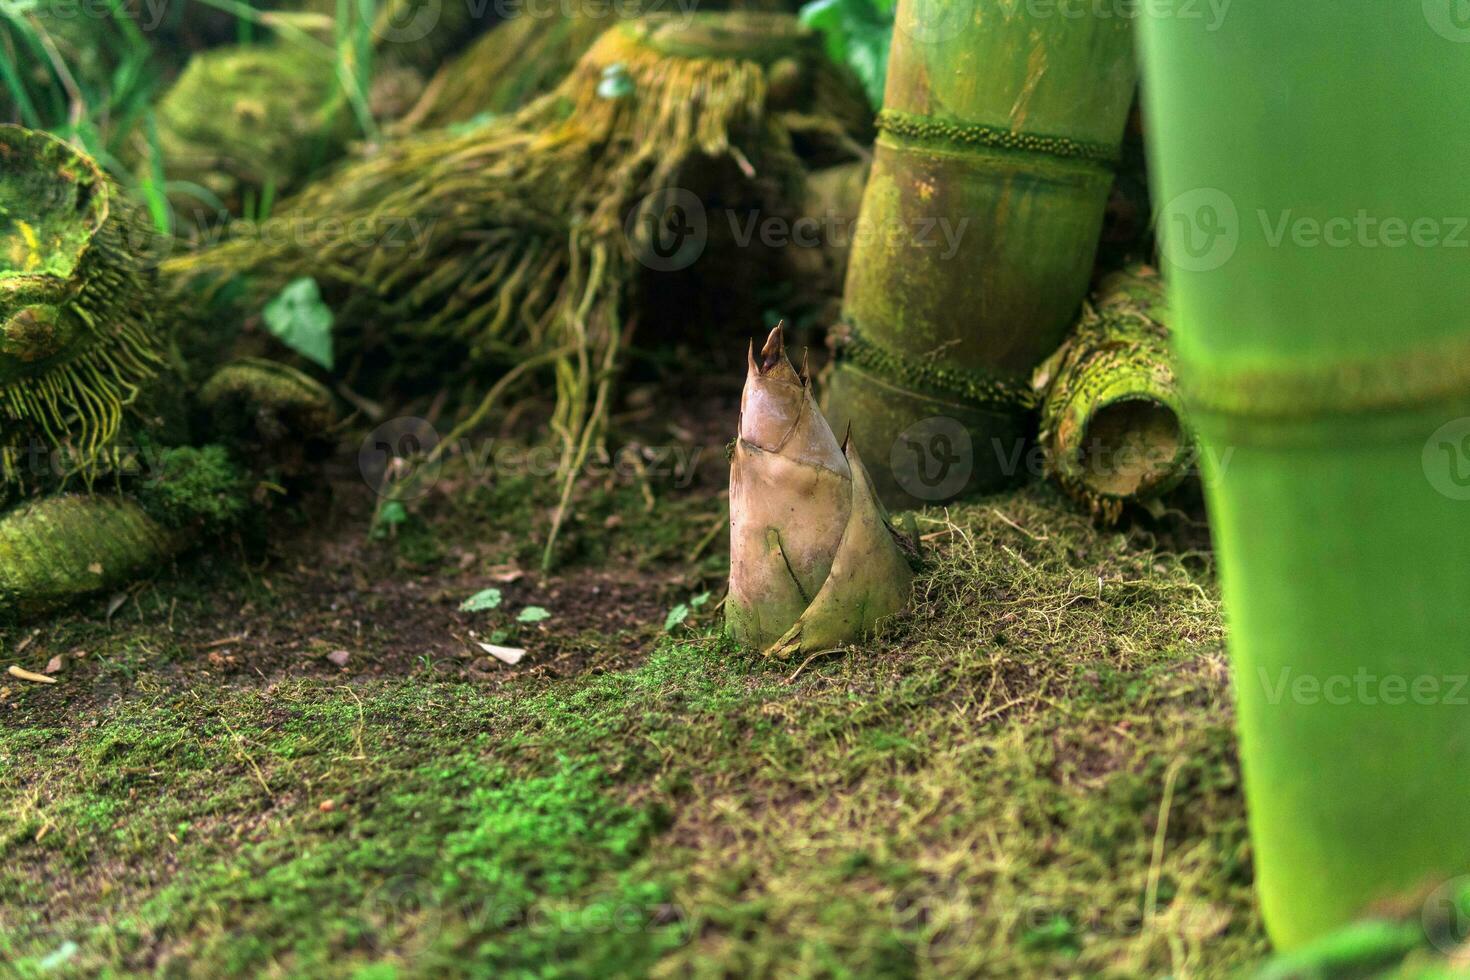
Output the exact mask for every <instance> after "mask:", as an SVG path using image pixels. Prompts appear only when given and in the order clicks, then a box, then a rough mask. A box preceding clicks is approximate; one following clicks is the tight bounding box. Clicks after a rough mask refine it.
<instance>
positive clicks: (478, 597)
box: [459, 589, 500, 612]
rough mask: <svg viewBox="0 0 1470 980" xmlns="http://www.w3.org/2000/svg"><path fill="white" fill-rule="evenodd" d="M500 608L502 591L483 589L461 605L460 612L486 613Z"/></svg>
mask: <svg viewBox="0 0 1470 980" xmlns="http://www.w3.org/2000/svg"><path fill="white" fill-rule="evenodd" d="M498 608H500V590H499V589H482V590H480V591H479V592H476V593H475V594H474V595H472V596H470V597H469V598H468V599H466V600H465V601H464V602H461V603H460V604H459V611H460V612H484V611H485V610H487V609H498Z"/></svg>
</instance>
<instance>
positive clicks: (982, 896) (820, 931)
mask: <svg viewBox="0 0 1470 980" xmlns="http://www.w3.org/2000/svg"><path fill="white" fill-rule="evenodd" d="M919 528H920V531H921V533H922V534H924V536H925V537H926V538H927V543H928V545H929V547H930V549H931V551H930V565H929V568H928V569H927V570H926V572H925V574H924V577H923V578H922V579H921V581H920V586H919V589H920V592H919V604H920V608H919V610H918V613H917V615H915V616H914V617H913V618H912V619H911V620H908V621H906V622H904V623H903V624H898V625H896V626H894V627H893V628H891V629H890V630H889V631H888V632H887V633H886V634H884V635H882V636H880V637H878V638H877V639H876V640H875V641H874V642H872V643H871V644H869V645H867V646H866V647H865V648H863V649H861V650H854V651H851V652H849V653H847V654H844V655H840V656H830V657H823V658H816V659H814V660H811V661H808V662H805V663H785V664H775V663H768V662H764V661H756V660H753V659H751V658H748V657H744V656H741V655H739V654H737V653H735V652H734V651H732V650H731V649H729V648H728V647H727V646H725V645H724V644H723V642H722V641H721V640H720V639H719V638H718V637H717V636H716V635H715V625H716V624H715V619H716V617H715V616H714V615H713V614H712V613H711V612H710V611H709V609H708V607H705V608H704V609H701V610H699V611H697V612H695V613H694V615H692V616H691V617H690V619H689V620H688V621H687V623H686V624H684V625H682V626H680V627H678V629H677V630H676V631H675V632H674V633H673V634H669V635H667V636H666V638H665V639H663V640H660V641H658V642H656V643H654V644H651V645H650V646H649V647H648V648H647V650H646V656H645V657H644V658H643V659H641V661H635V662H634V663H633V665H631V666H623V667H617V666H613V667H611V668H609V667H607V666H605V665H599V664H597V663H594V664H592V665H591V666H590V667H589V669H587V670H585V671H584V672H582V673H580V674H578V675H576V676H572V677H566V678H556V677H554V676H547V675H532V674H530V673H528V674H527V675H526V676H524V677H522V678H521V679H520V680H511V681H509V682H508V683H502V684H495V685H490V684H481V683H464V682H461V681H458V680H442V679H438V675H436V674H434V673H433V672H431V671H423V672H417V673H413V674H394V675H381V676H375V677H358V678H355V679H353V680H351V681H350V682H346V683H344V682H340V681H337V680H334V679H331V678H326V677H314V676H304V677H296V678H291V677H282V676H276V677H274V678H272V679H271V681H270V682H269V683H264V682H259V683H251V682H250V680H249V679H248V677H246V676H244V675H241V677H240V678H239V680H238V682H237V684H236V686H223V687H220V686H215V685H209V686H195V687H180V686H178V685H177V684H176V683H170V682H169V678H170V677H171V676H172V675H170V673H169V672H168V667H167V665H166V664H164V663H158V662H155V661H153V660H149V659H147V658H143V659H141V660H134V661H132V662H133V663H134V664H135V665H136V669H137V676H136V677H134V678H133V679H132V682H131V683H130V685H129V687H128V689H127V693H126V695H125V696H124V697H122V698H121V699H119V700H117V701H115V702H113V703H112V705H111V707H109V708H107V709H105V710H102V709H97V710H88V711H87V712H85V713H83V714H81V715H80V716H78V717H68V718H65V719H64V720H62V719H58V718H57V716H55V715H54V714H50V713H48V712H46V711H45V710H43V709H44V705H43V700H45V701H46V703H50V701H51V700H55V699H64V698H65V697H66V693H67V692H66V690H65V685H64V684H62V685H57V688H58V689H56V690H49V689H48V690H45V691H41V690H33V689H27V690H25V691H23V692H16V691H12V692H11V694H10V695H9V700H8V702H0V712H3V715H5V716H8V718H6V723H5V726H4V728H3V729H0V827H3V830H0V894H5V895H7V896H8V897H10V899H11V900H8V901H6V902H4V903H3V904H0V937H3V938H0V956H4V957H5V958H6V959H8V960H9V961H10V962H12V963H15V964H19V967H18V969H19V970H20V971H21V973H22V975H25V974H26V973H27V972H29V973H31V974H39V972H40V970H41V964H43V963H47V964H49V965H50V966H51V967H53V969H51V970H50V971H49V972H48V973H47V975H61V976H65V975H78V976H80V975H90V974H91V973H92V972H94V971H96V970H98V969H102V968H111V969H112V970H114V971H115V972H117V973H119V974H139V973H154V972H161V973H163V974H164V975H171V974H177V975H187V974H188V973H189V972H190V971H191V970H194V971H197V970H200V969H206V970H208V971H209V972H214V973H223V972H237V971H248V972H259V973H265V974H276V975H311V976H328V977H331V976H343V977H369V976H372V977H379V976H402V977H417V976H436V975H444V974H446V973H451V972H452V973H463V972H466V971H468V972H469V973H471V974H472V975H477V976H487V977H488V976H521V975H527V976H529V975H546V976H555V975H562V976H588V975H599V976H643V975H658V976H683V975H687V974H689V973H694V974H696V975H716V974H731V973H733V974H740V975H744V974H754V975H782V976H792V975H796V976H832V975H845V976H884V977H890V976H921V975H925V976H928V975H935V976H937V975H946V976H947V975H1076V974H1084V975H1102V976H1120V977H1121V976H1130V977H1131V976H1144V975H1157V974H1165V973H1169V974H1174V975H1219V974H1220V973H1222V972H1227V971H1228V970H1229V969H1231V968H1232V967H1235V966H1238V965H1241V964H1245V963H1248V962H1250V961H1252V960H1254V959H1255V958H1257V957H1258V956H1259V954H1260V953H1261V952H1262V951H1263V949H1264V946H1265V940H1264V938H1263V936H1262V933H1261V930H1260V926H1259V922H1258V921H1257V918H1256V914H1255V912H1254V911H1253V908H1252V903H1251V872H1250V851H1249V845H1248V842H1247V838H1246V831H1245V823H1244V814H1243V805H1242V801H1241V797H1240V789H1239V776H1238V771H1237V764H1236V760H1235V756H1234V749H1233V740H1232V737H1231V731H1230V726H1231V708H1230V702H1229V696H1228V689H1227V682H1226V671H1225V667H1224V661H1223V653H1222V649H1221V625H1220V619H1219V613H1218V603H1217V598H1216V595H1215V591H1214V586H1213V584H1212V582H1211V579H1210V575H1209V568H1208V564H1207V559H1206V558H1202V557H1198V556H1180V555H1176V554H1169V553H1165V552H1162V551H1159V550H1157V549H1156V548H1154V547H1152V546H1151V544H1150V541H1149V539H1148V538H1147V537H1146V536H1145V535H1143V534H1142V533H1140V532H1134V533H1132V534H1131V535H1130V534H1125V533H1122V532H1116V533H1109V534H1098V533H1097V532H1095V531H1093V530H1092V528H1091V527H1090V526H1089V525H1087V524H1086V523H1085V522H1084V521H1083V520H1082V519H1081V518H1078V517H1076V516H1074V515H1073V514H1072V513H1071V512H1070V511H1069V510H1068V509H1067V508H1066V506H1065V505H1064V504H1062V503H1061V502H1060V501H1059V500H1058V499H1057V498H1056V497H1055V496H1054V495H1053V494H1052V493H1051V492H1050V491H1046V490H1041V489H1038V490H1030V491H1025V492H1023V493H1020V494H1017V495H1013V496H1009V497H1005V498H996V499H994V500H991V501H987V502H984V503H981V504H977V505H973V506H968V507H964V508H960V509H954V510H951V511H948V512H930V513H925V514H922V515H920V523H919ZM4 639H5V640H6V641H7V643H10V642H13V641H14V640H15V639H16V636H15V635H14V634H12V635H9V636H6V637H4ZM93 640H94V641H96V642H97V643H99V644H100V645H101V648H100V649H99V650H97V651H96V652H95V653H94V654H93V656H105V655H107V653H108V651H107V649H106V644H107V640H106V639H105V637H95V636H94V637H93ZM206 655H207V654H205V653H204V652H202V651H199V650H197V649H195V648H192V647H185V648H182V649H177V650H175V652H174V653H173V654H172V655H171V656H173V657H177V658H184V659H185V660H189V659H198V658H202V657H204V656H206ZM159 659H160V660H162V659H167V658H159ZM79 677H80V675H79ZM256 680H257V681H259V679H258V678H257V679H256ZM42 717H49V718H51V719H52V721H51V722H50V723H48V724H31V725H26V724H20V725H17V724H15V722H16V721H17V720H22V721H23V720H24V719H26V718H42ZM58 958H59V960H58ZM58 963H59V965H58Z"/></svg>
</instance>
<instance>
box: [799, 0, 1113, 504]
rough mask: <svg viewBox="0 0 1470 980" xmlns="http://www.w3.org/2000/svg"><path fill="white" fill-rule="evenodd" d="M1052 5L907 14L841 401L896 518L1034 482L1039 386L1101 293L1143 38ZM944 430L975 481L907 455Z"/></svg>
mask: <svg viewBox="0 0 1470 980" xmlns="http://www.w3.org/2000/svg"><path fill="white" fill-rule="evenodd" d="M1040 9H1041V8H1039V7H1037V8H1034V9H1033V8H1031V7H1028V6H1027V5H1018V4H1013V3H1009V2H1006V0H979V2H977V3H975V4H973V5H971V4H967V3H954V4H952V5H951V4H944V3H934V2H920V0H900V3H899V5H898V13H897V18H898V29H897V30H896V32H895V34H894V44H893V53H892V56H891V60H890V63H889V70H888V83H887V91H886V94H885V97H884V108H883V111H882V113H881V114H880V116H879V120H878V128H879V136H878V142H877V148H876V152H875V158H874V163H873V173H872V176H871V178H870V179H869V181H868V186H867V190H866V194H865V196H864V199H863V208H862V219H861V221H862V226H861V229H860V234H859V235H858V237H857V240H856V242H855V244H854V248H853V253H852V258H851V262H850V263H849V266H848V273H847V285H846V299H845V304H844V310H845V312H844V323H843V326H842V327H841V328H840V329H838V330H836V331H834V334H833V343H834V346H835V347H836V349H837V355H838V361H837V366H836V369H835V371H834V372H833V374H832V377H831V381H830V390H829V393H828V400H827V409H828V414H829V416H830V417H831V419H832V422H833V424H834V425H835V426H837V428H838V429H839V430H840V429H842V428H843V427H844V426H846V425H847V423H849V422H851V423H852V430H853V433H854V437H855V438H856V439H857V444H858V447H859V449H860V450H861V451H862V454H863V456H864V458H865V459H867V460H869V462H870V464H871V465H872V467H873V478H874V482H875V483H876V484H877V485H878V487H879V488H880V491H881V492H882V494H883V496H884V499H885V500H887V501H889V502H890V503H891V504H895V505H897V504H911V503H915V502H918V503H931V502H934V501H936V500H941V499H946V498H948V497H953V496H957V495H958V494H960V493H962V492H965V491H967V490H979V489H987V488H995V487H998V486H1001V485H1003V484H1005V483H1008V482H1011V481H1012V480H1014V479H1015V478H1017V477H1019V476H1020V475H1021V469H1022V468H1021V467H1020V466H1018V465H1015V461H1016V460H1018V459H1021V458H1022V449H1023V446H1024V443H1025V441H1026V439H1027V437H1028V436H1029V434H1030V431H1031V423H1032V418H1031V414H1030V413H1031V409H1032V407H1033V398H1032V394H1031V389H1030V384H1029V381H1030V376H1031V372H1032V370H1033V369H1034V368H1035V367H1036V365H1037V364H1038V363H1040V362H1041V361H1042V360H1043V359H1044V358H1045V357H1046V356H1047V355H1049V354H1051V353H1052V351H1054V350H1055V349H1056V347H1057V345H1058V344H1059V343H1060V342H1061V340H1062V338H1063V337H1064V336H1065V335H1066V333H1067V330H1068V328H1069V327H1070V326H1071V324H1072V323H1073V322H1074V320H1075V318H1076V314H1077V310H1078V307H1079V305H1080V303H1081V301H1082V298H1083V295H1084V294H1085V292H1086V289H1087V283H1088V279H1089V277H1090V275H1091V271H1092V262H1093V256H1094V254H1095V251H1096V247H1097V243H1098V237H1099V234H1100V231H1101V228H1102V220H1103V213H1104V209H1105V206H1106V203H1107V198H1108V192H1109V188H1110V186H1111V184H1112V165H1113V163H1114V162H1115V160H1116V158H1117V156H1118V147H1119V141H1120V139H1121V137H1122V133H1123V126H1124V123H1125V121H1126V118H1127V114H1128V108H1129V104H1130V100H1131V99H1132V96H1133V90H1134V70H1133V59H1132V51H1131V46H1130V38H1129V30H1128V23H1127V21H1126V20H1125V19H1123V18H1118V17H1107V16H1100V15H1099V14H1098V11H1097V9H1096V8H1093V9H1091V10H1090V11H1081V12H1078V14H1077V15H1076V16H1070V15H1069V16H1061V15H1060V13H1059V10H1060V8H1059V7H1058V8H1053V9H1051V16H1046V15H1043V14H1041V13H1040V12H1039V11H1040ZM946 27H952V28H953V29H950V30H946V29H944V28H946ZM935 417H939V418H940V419H942V420H945V423H946V424H945V425H944V426H943V427H944V428H946V429H947V430H953V431H946V432H945V433H943V435H944V445H945V446H947V447H948V450H947V451H949V452H951V453H953V454H955V456H956V457H958V459H957V462H956V465H958V466H960V467H964V468H968V469H967V471H966V472H965V473H964V474H958V475H960V476H962V477H963V478H960V479H955V478H952V477H953V476H955V475H957V474H956V473H952V472H951V469H952V468H951V467H949V466H945V467H944V470H945V472H944V474H943V477H942V478H940V479H938V480H937V481H936V480H935V479H933V477H935V476H936V475H937V474H934V473H926V472H925V471H924V463H925V460H924V459H923V457H922V454H920V455H919V456H911V455H910V454H908V453H907V452H905V446H906V444H907V443H909V442H912V441H913V440H912V439H911V438H908V437H909V436H911V435H912V430H911V427H913V426H915V425H916V424H918V425H921V424H922V423H924V420H926V419H933V418H935ZM966 441H967V442H968V443H969V446H968V447H966V446H964V445H963V444H962V443H964V442H966ZM957 443H958V444H957ZM920 448H921V449H922V448H923V447H922V446H921V447H920ZM909 460H913V461H914V463H915V465H917V466H918V469H915V468H914V465H908V464H907V463H906V462H905V461H909ZM895 463H897V464H898V465H897V466H896V467H895V465H894V464H895Z"/></svg>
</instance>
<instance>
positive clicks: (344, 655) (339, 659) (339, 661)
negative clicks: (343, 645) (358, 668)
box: [327, 650, 352, 667]
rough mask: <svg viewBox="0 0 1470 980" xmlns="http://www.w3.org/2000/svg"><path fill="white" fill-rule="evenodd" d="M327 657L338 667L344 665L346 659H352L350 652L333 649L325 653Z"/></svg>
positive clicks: (345, 664)
mask: <svg viewBox="0 0 1470 980" xmlns="http://www.w3.org/2000/svg"><path fill="white" fill-rule="evenodd" d="M327 659H328V660H330V661H331V662H332V663H334V664H336V665H337V666H338V667H346V666H347V661H349V660H351V659H352V654H350V653H348V652H347V651H346V650H333V651H332V652H331V653H329V654H327Z"/></svg>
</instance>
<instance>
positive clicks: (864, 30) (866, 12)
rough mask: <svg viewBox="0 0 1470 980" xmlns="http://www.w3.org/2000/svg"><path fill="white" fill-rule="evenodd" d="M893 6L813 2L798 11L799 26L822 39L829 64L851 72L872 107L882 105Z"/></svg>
mask: <svg viewBox="0 0 1470 980" xmlns="http://www.w3.org/2000/svg"><path fill="white" fill-rule="evenodd" d="M894 6H895V4H894V2H893V0H813V2H811V3H808V4H807V5H806V6H804V7H802V8H801V22H802V23H803V24H806V25H807V26H808V27H811V28H813V29H814V30H816V31H817V32H818V33H820V34H821V35H822V39H823V41H824V44H825V46H826V49H827V55H828V56H829V57H830V58H831V59H832V60H833V61H836V62H839V63H841V64H845V65H847V66H848V67H849V68H851V69H852V70H853V72H854V73H855V74H856V75H857V77H858V78H859V79H860V80H861V81H862V83H863V89H864V91H866V92H867V93H868V100H869V101H870V102H872V104H873V105H874V106H875V107H878V106H881V105H882V104H883V86H884V84H885V82H886V80H887V76H888V49H889V46H890V45H891V44H892V42H893V13H894Z"/></svg>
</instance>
